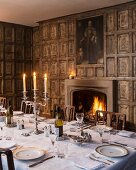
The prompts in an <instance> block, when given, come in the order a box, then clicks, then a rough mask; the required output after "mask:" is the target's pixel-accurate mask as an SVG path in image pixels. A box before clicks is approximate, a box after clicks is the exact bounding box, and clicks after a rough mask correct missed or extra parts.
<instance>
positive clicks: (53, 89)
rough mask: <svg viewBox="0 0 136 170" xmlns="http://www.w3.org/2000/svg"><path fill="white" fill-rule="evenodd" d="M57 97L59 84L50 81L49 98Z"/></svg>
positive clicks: (55, 81)
mask: <svg viewBox="0 0 136 170" xmlns="http://www.w3.org/2000/svg"><path fill="white" fill-rule="evenodd" d="M58 95H59V83H58V80H51V97H56V96H58Z"/></svg>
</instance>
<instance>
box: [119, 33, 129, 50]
mask: <svg viewBox="0 0 136 170" xmlns="http://www.w3.org/2000/svg"><path fill="white" fill-rule="evenodd" d="M129 43H130V42H129V34H121V35H118V53H129V48H130V45H129Z"/></svg>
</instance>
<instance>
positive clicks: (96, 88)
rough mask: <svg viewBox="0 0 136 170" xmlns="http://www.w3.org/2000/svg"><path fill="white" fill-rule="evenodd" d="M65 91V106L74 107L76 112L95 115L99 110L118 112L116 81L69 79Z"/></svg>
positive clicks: (66, 81)
mask: <svg viewBox="0 0 136 170" xmlns="http://www.w3.org/2000/svg"><path fill="white" fill-rule="evenodd" d="M65 90H66V91H65V92H66V93H65V94H66V95H65V104H66V105H74V106H75V110H76V112H80V111H83V112H84V113H85V114H93V115H94V114H95V110H97V109H98V110H99V109H100V110H108V111H116V103H115V101H117V100H116V96H117V93H115V92H117V90H116V81H113V80H105V79H102V80H101V79H100V80H92V79H91V80H87V79H67V80H65ZM94 105H96V106H94Z"/></svg>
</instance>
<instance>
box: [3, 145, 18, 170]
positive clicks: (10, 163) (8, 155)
mask: <svg viewBox="0 0 136 170" xmlns="http://www.w3.org/2000/svg"><path fill="white" fill-rule="evenodd" d="M2 155H6V158H7V166H8V170H15V166H14V160H13V154H12V151H11V150H9V149H1V148H0V170H3V164H2Z"/></svg>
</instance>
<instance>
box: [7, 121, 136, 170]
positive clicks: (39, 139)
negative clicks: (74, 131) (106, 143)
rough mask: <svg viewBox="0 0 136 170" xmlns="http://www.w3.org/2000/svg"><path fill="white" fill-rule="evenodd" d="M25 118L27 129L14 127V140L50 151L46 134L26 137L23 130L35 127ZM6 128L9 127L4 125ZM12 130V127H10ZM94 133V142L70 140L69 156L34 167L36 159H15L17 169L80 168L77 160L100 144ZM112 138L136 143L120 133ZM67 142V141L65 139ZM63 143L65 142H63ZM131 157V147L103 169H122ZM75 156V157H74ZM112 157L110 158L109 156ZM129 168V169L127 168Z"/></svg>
mask: <svg viewBox="0 0 136 170" xmlns="http://www.w3.org/2000/svg"><path fill="white" fill-rule="evenodd" d="M24 120H25V129H24V130H17V128H16V127H15V128H12V134H13V136H14V140H15V141H16V143H17V144H18V145H22V146H24V147H25V146H31V147H32V146H34V147H38V148H42V149H44V150H47V151H49V150H50V149H51V142H50V139H49V137H45V136H44V134H43V133H42V134H40V135H35V134H33V133H31V135H30V136H28V137H25V136H23V135H21V134H22V133H23V132H28V131H31V130H33V129H34V124H33V123H28V118H27V119H26V118H25V119H24ZM45 125H46V122H41V123H40V124H39V126H38V127H39V129H42V128H43V127H44V126H45ZM69 127H70V126H67V125H64V132H67V131H69ZM4 129H5V130H6V129H7V128H6V127H4ZM9 130H11V128H10V129H9ZM90 133H91V135H92V143H90V144H83V145H77V144H75V143H72V142H68V153H67V157H66V158H64V159H61V158H57V157H55V158H53V159H50V160H48V161H45V162H44V163H41V164H39V165H37V166H35V167H33V168H29V167H28V165H29V164H30V163H32V162H35V160H34V161H19V160H16V159H14V163H15V168H16V170H79V169H81V168H79V167H77V166H75V160H76V159H77V158H78V157H79V156H80V157H86V156H87V155H89V154H90V153H93V152H95V148H96V147H97V146H99V145H101V144H100V136H99V134H98V133H97V132H95V131H90ZM111 139H112V140H113V141H114V140H115V141H120V142H121V141H123V142H125V143H126V144H134V143H135V144H136V139H132V138H131V140H130V138H127V137H121V136H119V135H113V136H111ZM58 143H59V142H56V145H58ZM64 143H65V141H64ZM62 145H63V142H62ZM130 157H133V158H134V157H136V151H135V150H132V149H129V154H128V155H127V156H124V157H120V158H111V159H112V160H113V161H114V162H115V163H114V164H111V165H104V167H103V168H101V170H106V169H107V170H122V169H123V168H124V165H125V163H126V161H127V160H129V159H131V158H130ZM74 158H75V159H74ZM109 159H110V158H109ZM93 162H96V161H92V160H90V164H93ZM4 170H7V166H6V160H5V159H4ZM126 170H127V169H126Z"/></svg>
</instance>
